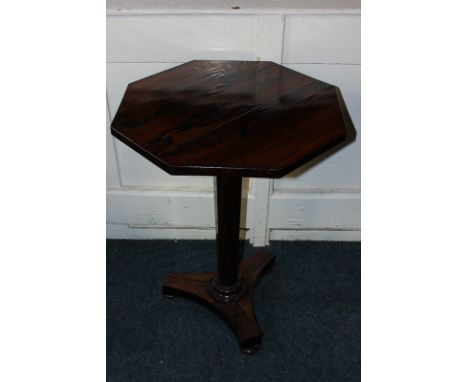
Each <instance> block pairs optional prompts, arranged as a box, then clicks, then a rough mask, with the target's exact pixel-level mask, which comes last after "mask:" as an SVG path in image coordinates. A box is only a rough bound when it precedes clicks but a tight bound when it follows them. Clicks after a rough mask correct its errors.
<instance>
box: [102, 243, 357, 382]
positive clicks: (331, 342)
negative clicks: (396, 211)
mask: <svg viewBox="0 0 468 382" xmlns="http://www.w3.org/2000/svg"><path fill="white" fill-rule="evenodd" d="M270 251H271V252H272V253H273V254H274V255H275V256H276V262H275V265H274V267H273V269H272V272H270V273H266V274H265V275H264V276H263V277H262V279H261V282H260V283H259V284H258V286H257V289H256V292H255V299H254V302H255V311H256V316H257V320H258V322H259V325H260V327H261V328H262V330H263V332H264V337H263V342H262V347H261V349H260V350H259V351H258V352H257V353H256V354H254V355H245V354H242V353H241V352H240V351H239V348H238V343H237V341H236V339H235V337H234V335H233V334H232V332H231V331H230V330H229V329H228V327H227V326H226V325H225V324H224V322H222V321H221V320H220V319H219V318H218V317H217V316H216V315H214V314H213V313H212V312H210V311H209V310H207V309H206V308H204V307H202V306H200V305H198V304H196V303H194V302H191V301H189V300H185V299H183V298H175V299H171V300H168V299H165V298H163V296H162V294H161V281H162V278H163V274H164V273H165V272H168V271H173V272H204V271H213V270H215V269H216V263H215V259H216V244H215V242H214V241H189V240H187V241H173V240H108V241H107V380H108V381H109V382H147V381H148V382H149V381H151V382H178V381H187V382H188V381H191V382H196V381H206V382H231V381H232V382H250V381H256V382H259V381H269V382H270V381H284V382H289V381H293V382H299V381H304V382H305V381H307V382H310V381H317V382H332V381H333V382H338V381H339V382H354V381H359V380H360V243H358V242H298V241H295V242H273V243H272V244H271V246H270ZM252 253H253V248H252V247H251V246H249V245H245V246H244V256H249V255H251V254H252Z"/></svg>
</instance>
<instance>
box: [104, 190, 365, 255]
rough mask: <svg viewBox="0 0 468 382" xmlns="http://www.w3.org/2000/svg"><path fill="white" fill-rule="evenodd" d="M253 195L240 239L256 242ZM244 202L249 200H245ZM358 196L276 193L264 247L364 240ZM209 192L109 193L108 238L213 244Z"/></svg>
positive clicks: (256, 243) (271, 201) (350, 194)
mask: <svg viewBox="0 0 468 382" xmlns="http://www.w3.org/2000/svg"><path fill="white" fill-rule="evenodd" d="M253 201H254V198H253V196H249V197H248V199H247V209H246V210H245V209H244V211H243V213H242V217H241V227H245V228H242V229H241V236H242V237H243V238H245V239H247V240H250V241H252V237H251V233H252V228H253V224H254V219H253V213H254V212H255V208H254V205H255V203H253ZM244 202H245V201H244ZM359 212H360V194H359V193H352V192H351V193H350V192H343V193H339V192H334V193H313V192H310V193H304V192H300V193H285V192H274V193H273V194H272V195H271V198H270V202H269V205H268V216H267V217H268V224H267V229H266V231H265V238H264V240H258V238H257V240H256V241H255V242H254V243H253V244H254V245H256V246H263V245H265V244H267V243H268V242H269V240H330V241H356V240H357V241H359V240H360V234H361V233H360V219H359ZM215 236H216V234H215V217H214V200H213V194H212V193H211V192H206V193H205V192H181V191H155V190H143V189H142V190H136V189H118V190H108V191H107V238H110V239H170V240H184V239H185V240H189V239H190V240H194V239H195V240H196V239H199V240H208V239H211V240H212V239H215Z"/></svg>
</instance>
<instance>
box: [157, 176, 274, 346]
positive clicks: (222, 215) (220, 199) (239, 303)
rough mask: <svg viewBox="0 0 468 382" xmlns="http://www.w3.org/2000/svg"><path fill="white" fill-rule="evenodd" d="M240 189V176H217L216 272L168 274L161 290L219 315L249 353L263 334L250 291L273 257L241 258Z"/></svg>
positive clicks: (265, 254)
mask: <svg viewBox="0 0 468 382" xmlns="http://www.w3.org/2000/svg"><path fill="white" fill-rule="evenodd" d="M241 188H242V178H241V177H220V176H218V177H217V178H216V203H215V205H216V226H217V233H216V241H217V258H218V271H217V272H207V273H167V274H166V275H165V276H164V281H163V288H162V289H163V294H164V296H165V297H168V298H171V297H174V296H180V297H186V298H190V299H193V300H195V301H197V302H199V303H201V304H203V305H205V306H206V307H208V308H209V309H211V310H212V311H213V312H215V313H216V314H218V316H220V317H221V318H222V319H223V320H224V321H225V322H226V323H227V324H228V325H229V326H230V327H231V329H232V330H233V331H234V333H235V334H236V336H237V338H238V340H239V342H240V348H241V350H242V351H243V352H244V353H247V354H252V353H254V352H256V351H257V350H258V349H259V347H260V343H261V339H262V335H263V334H262V331H261V330H260V327H259V326H258V324H257V319H256V317H255V313H254V310H253V301H252V300H253V292H254V289H255V285H256V284H257V280H258V278H259V277H260V276H261V274H262V273H263V272H264V271H265V270H267V269H268V268H270V267H271V266H272V265H273V262H274V257H273V256H272V255H271V254H270V253H269V252H267V251H266V250H264V249H260V250H258V251H257V252H256V253H255V255H253V256H250V257H248V258H246V259H245V260H243V261H240V251H239V223H240V206H241Z"/></svg>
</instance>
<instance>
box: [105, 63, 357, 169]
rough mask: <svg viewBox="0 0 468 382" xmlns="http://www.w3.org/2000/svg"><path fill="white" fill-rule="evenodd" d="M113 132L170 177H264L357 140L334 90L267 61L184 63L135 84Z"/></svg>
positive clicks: (123, 104) (341, 99)
mask: <svg viewBox="0 0 468 382" xmlns="http://www.w3.org/2000/svg"><path fill="white" fill-rule="evenodd" d="M111 131H112V134H113V135H114V136H116V137H117V138H118V139H120V140H121V141H123V142H124V143H126V144H127V145H129V146H130V147H132V148H133V149H134V150H136V151H137V152H138V153H140V154H141V155H143V156H144V157H145V158H147V159H148V160H150V161H151V162H153V163H154V164H156V165H158V166H159V167H161V168H162V169H163V170H165V171H167V172H168V173H170V174H172V175H211V176H249V177H270V178H279V177H281V176H283V175H286V174H287V173H289V172H290V171H292V170H294V169H296V168H297V167H299V166H301V165H302V164H304V163H306V162H307V161H309V160H311V159H313V158H315V157H317V156H318V155H320V154H322V153H324V152H326V151H327V150H329V149H332V148H334V147H336V146H337V145H340V146H341V145H343V144H347V143H349V142H351V141H352V140H354V138H355V130H354V127H353V125H352V122H351V119H350V118H349V115H348V112H347V110H346V106H345V104H344V101H343V98H342V96H341V93H340V91H339V89H338V88H337V87H335V86H333V85H330V84H327V83H325V82H322V81H319V80H316V79H314V78H311V77H308V76H306V75H303V74H300V73H298V72H295V71H293V70H290V69H288V68H285V67H283V66H281V65H278V64H275V63H273V62H267V61H256V62H255V61H190V62H188V63H186V64H183V65H180V66H177V67H175V68H172V69H169V70H167V71H164V72H161V73H158V74H156V75H153V76H150V77H147V78H144V79H141V80H139V81H136V82H133V83H131V84H129V85H128V87H127V89H126V92H125V95H124V97H123V100H122V102H121V104H120V107H119V109H118V111H117V113H116V116H115V118H114V120H113V122H112V125H111Z"/></svg>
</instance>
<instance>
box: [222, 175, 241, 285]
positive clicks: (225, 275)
mask: <svg viewBox="0 0 468 382" xmlns="http://www.w3.org/2000/svg"><path fill="white" fill-rule="evenodd" d="M215 184H216V202H215V205H216V240H217V255H218V276H217V283H218V284H219V286H234V285H236V283H238V277H239V275H238V273H239V261H240V258H239V224H240V208H241V192H242V178H241V177H228V176H218V177H216V182H215Z"/></svg>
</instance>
